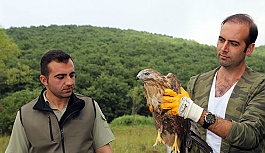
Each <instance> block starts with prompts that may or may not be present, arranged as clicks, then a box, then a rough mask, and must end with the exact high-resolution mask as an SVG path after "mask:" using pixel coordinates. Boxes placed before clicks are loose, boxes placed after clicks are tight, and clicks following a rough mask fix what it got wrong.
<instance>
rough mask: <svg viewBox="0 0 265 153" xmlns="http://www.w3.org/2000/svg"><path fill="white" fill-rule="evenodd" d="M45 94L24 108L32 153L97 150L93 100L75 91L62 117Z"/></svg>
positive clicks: (91, 151) (22, 120)
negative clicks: (56, 113) (44, 96)
mask: <svg viewBox="0 0 265 153" xmlns="http://www.w3.org/2000/svg"><path fill="white" fill-rule="evenodd" d="M45 104H46V103H45V102H44V99H43V97H42V94H41V96H40V97H39V98H37V99H35V100H33V101H32V102H30V103H28V104H26V105H25V106H23V107H22V108H21V111H20V112H21V122H22V125H23V127H24V129H25V133H26V135H27V138H28V140H29V142H30V147H29V153H77V152H78V153H94V149H93V134H92V132H93V126H94V120H95V110H94V108H95V107H94V102H93V100H92V99H91V98H89V97H85V96H82V95H75V94H72V96H71V98H70V101H69V103H68V106H67V109H66V111H65V113H64V114H63V116H62V118H61V120H60V121H58V120H57V117H56V115H55V114H54V113H53V111H52V110H51V109H50V108H49V107H48V106H47V105H45Z"/></svg>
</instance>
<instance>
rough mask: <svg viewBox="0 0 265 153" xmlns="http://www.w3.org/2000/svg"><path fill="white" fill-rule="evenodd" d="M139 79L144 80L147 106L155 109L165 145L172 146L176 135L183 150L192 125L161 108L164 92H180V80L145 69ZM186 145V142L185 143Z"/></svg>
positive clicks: (155, 118) (157, 127)
mask: <svg viewBox="0 0 265 153" xmlns="http://www.w3.org/2000/svg"><path fill="white" fill-rule="evenodd" d="M136 78H137V79H140V80H143V82H144V90H145V94H146V100H147V105H148V106H149V107H152V108H153V110H154V111H153V112H152V116H153V119H154V122H155V127H156V129H157V130H160V131H161V137H162V139H163V140H164V142H165V144H167V145H169V146H172V145H173V143H174V138H175V134H177V135H178V140H177V143H178V146H179V148H181V143H183V142H182V141H183V138H184V135H185V132H186V133H187V132H189V129H190V124H189V121H188V120H185V119H184V118H182V117H179V116H174V115H170V114H169V113H167V111H165V110H162V109H161V108H160V107H159V106H160V104H161V103H162V102H163V93H164V90H165V89H167V88H170V89H172V90H174V91H175V92H177V93H179V92H180V87H181V84H180V82H179V81H178V79H177V78H176V77H175V76H174V75H173V74H172V73H169V74H168V75H167V76H163V75H162V74H161V73H159V72H157V71H155V70H153V69H144V70H142V71H140V72H139V73H138V75H137V76H136ZM184 143H185V142H184Z"/></svg>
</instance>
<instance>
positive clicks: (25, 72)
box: [0, 25, 265, 133]
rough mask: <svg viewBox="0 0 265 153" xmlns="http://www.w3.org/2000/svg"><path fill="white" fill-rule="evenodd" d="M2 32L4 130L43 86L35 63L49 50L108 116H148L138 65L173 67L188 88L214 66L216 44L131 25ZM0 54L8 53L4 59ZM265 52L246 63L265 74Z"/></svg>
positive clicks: (0, 108) (0, 104) (170, 69)
mask: <svg viewBox="0 0 265 153" xmlns="http://www.w3.org/2000/svg"><path fill="white" fill-rule="evenodd" d="M0 33H1V34H3V37H0V39H1V41H2V39H5V40H6V41H7V44H12V45H13V46H15V49H12V48H9V47H2V46H0V47H1V48H0V53H1V58H0V69H1V72H4V73H1V75H0V77H1V78H0V80H1V81H0V82H1V87H0V98H1V100H0V113H1V114H0V122H1V123H4V122H6V123H8V124H7V125H6V124H5V125H1V126H2V127H0V132H2V133H8V132H10V130H11V128H12V121H13V119H14V116H15V112H16V111H17V109H18V108H19V107H20V106H21V105H22V104H24V103H26V102H28V101H29V100H31V99H32V97H35V96H37V95H38V94H39V91H40V90H41V89H42V88H43V86H42V85H41V83H40V82H39V75H40V72H39V68H40V67H39V62H40V58H41V57H42V55H43V54H44V53H45V52H47V51H48V50H52V49H61V50H65V51H66V52H68V53H69V54H70V55H71V56H72V58H73V60H74V62H75V71H76V77H77V78H76V85H77V86H76V88H75V92H78V93H81V94H84V95H89V96H92V97H93V98H94V99H95V100H96V101H97V102H98V103H99V105H100V106H101V108H102V111H103V112H104V114H105V115H106V117H107V118H108V121H112V120H113V119H114V118H116V117H118V116H121V115H124V114H131V113H138V114H141V115H149V112H148V110H147V107H146V106H145V99H144V96H143V88H142V82H137V81H136V80H135V76H136V74H137V73H138V72H139V71H140V70H141V69H144V68H153V69H156V70H158V71H160V72H161V73H163V74H165V75H166V74H167V73H169V72H172V73H174V74H175V75H176V76H177V77H178V79H179V80H180V81H181V82H182V85H183V86H184V87H186V84H187V82H188V80H189V78H190V77H191V76H193V75H196V74H198V73H202V72H206V71H208V70H211V69H213V68H215V67H217V66H218V61H217V59H216V47H214V46H208V45H202V44H199V43H197V42H195V41H190V40H184V39H181V38H173V37H169V36H165V35H157V34H151V33H147V32H139V31H134V30H120V29H115V28H102V27H93V26H76V25H66V26H57V25H52V26H49V27H46V26H39V27H30V28H10V29H5V30H3V29H2V30H1V31H0ZM5 34H6V35H5ZM0 45H2V44H0ZM5 46H7V45H5ZM7 48H9V49H7ZM13 51H16V52H15V53H12V54H11V52H13ZM3 53H4V55H7V56H6V58H5V59H4V60H3V59H2V54H3ZM11 55H12V56H11ZM264 57H265V47H264V46H261V47H258V48H256V51H255V52H254V54H253V55H252V56H251V57H248V59H247V61H248V65H249V66H251V67H252V68H253V69H254V70H257V71H259V72H262V73H264V72H265V69H264V66H263V61H264ZM2 63H4V64H5V65H4V66H3V67H2V65H3V64H2ZM22 97H23V98H22Z"/></svg>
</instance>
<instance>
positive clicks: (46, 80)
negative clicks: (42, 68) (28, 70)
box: [40, 75, 48, 86]
mask: <svg viewBox="0 0 265 153" xmlns="http://www.w3.org/2000/svg"><path fill="white" fill-rule="evenodd" d="M40 82H41V83H42V84H43V85H45V86H46V85H47V84H48V79H47V78H46V77H45V76H44V75H40Z"/></svg>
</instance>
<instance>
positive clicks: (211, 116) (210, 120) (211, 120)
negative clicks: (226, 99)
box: [205, 113, 216, 124]
mask: <svg viewBox="0 0 265 153" xmlns="http://www.w3.org/2000/svg"><path fill="white" fill-rule="evenodd" d="M205 121H206V122H207V123H209V124H213V123H215V121H216V118H215V115H214V114H211V113H208V114H206V115H205Z"/></svg>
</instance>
